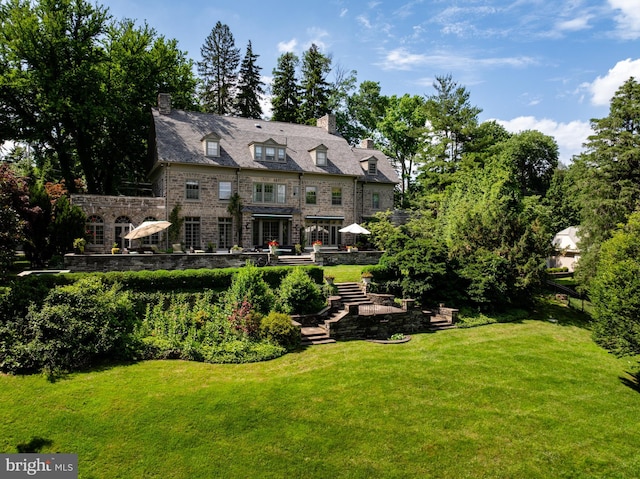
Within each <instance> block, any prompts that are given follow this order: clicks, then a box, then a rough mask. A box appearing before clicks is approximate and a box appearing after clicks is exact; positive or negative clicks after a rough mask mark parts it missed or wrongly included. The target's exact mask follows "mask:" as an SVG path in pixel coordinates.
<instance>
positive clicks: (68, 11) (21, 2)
mask: <svg viewBox="0 0 640 479" xmlns="http://www.w3.org/2000/svg"><path fill="white" fill-rule="evenodd" d="M0 65H2V69H0V84H2V85H3V87H2V88H0V124H2V125H3V128H2V130H3V134H4V135H6V136H8V137H10V138H11V139H13V140H20V141H25V142H28V143H29V144H31V145H34V146H35V150H37V151H38V152H39V154H40V155H41V156H42V157H45V158H48V159H49V161H50V162H51V163H52V164H53V166H55V167H56V168H57V169H58V170H59V171H60V174H61V175H62V176H63V178H64V179H65V181H66V184H67V185H68V187H69V188H70V189H71V190H72V191H73V189H74V187H75V181H74V180H75V179H76V178H78V177H81V176H84V177H85V179H86V185H87V188H88V190H89V192H91V193H115V192H117V188H118V186H119V184H120V182H121V180H123V179H125V180H126V179H130V180H140V179H142V178H144V176H145V175H146V172H147V171H148V170H147V167H148V165H146V164H145V161H146V159H147V154H146V141H147V139H148V131H149V120H148V111H149V109H150V108H151V106H153V104H154V103H155V101H156V97H157V94H158V92H159V91H161V90H164V91H166V90H169V91H170V92H171V93H176V98H177V99H178V100H179V101H185V102H186V101H188V99H189V97H190V95H191V93H190V92H193V89H194V87H195V80H194V79H193V74H192V73H191V64H190V62H188V61H187V60H185V57H184V54H182V53H181V52H179V51H178V50H177V48H176V43H175V41H173V42H172V41H165V40H164V38H162V37H157V36H156V34H155V32H154V31H153V30H152V29H150V28H148V27H147V26H144V27H142V28H137V27H135V25H134V24H133V23H132V22H130V21H124V22H121V23H113V22H112V20H111V18H110V17H109V15H108V12H107V10H105V9H104V8H102V7H98V6H92V5H91V4H89V3H88V2H86V1H84V0H40V1H39V2H29V1H26V0H9V1H8V2H3V3H2V4H0ZM185 106H186V105H185Z"/></svg>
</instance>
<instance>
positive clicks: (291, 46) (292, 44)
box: [278, 38, 298, 53]
mask: <svg viewBox="0 0 640 479" xmlns="http://www.w3.org/2000/svg"><path fill="white" fill-rule="evenodd" d="M297 46H298V40H296V39H295V38H292V39H291V40H289V41H288V42H280V43H278V52H280V53H288V52H293V51H295V49H296V47H297Z"/></svg>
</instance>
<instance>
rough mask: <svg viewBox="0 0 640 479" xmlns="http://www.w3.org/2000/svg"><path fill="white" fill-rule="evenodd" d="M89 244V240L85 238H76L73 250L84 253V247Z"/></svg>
mask: <svg viewBox="0 0 640 479" xmlns="http://www.w3.org/2000/svg"><path fill="white" fill-rule="evenodd" d="M86 244H87V240H86V239H84V238H76V239H74V240H73V249H75V250H76V251H77V252H78V253H80V254H83V253H84V247H85V246H86Z"/></svg>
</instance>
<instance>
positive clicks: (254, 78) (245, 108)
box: [236, 40, 264, 118]
mask: <svg viewBox="0 0 640 479" xmlns="http://www.w3.org/2000/svg"><path fill="white" fill-rule="evenodd" d="M258 56H259V55H256V54H254V53H253V49H252V48H251V40H249V43H248V44H247V52H246V54H245V56H244V59H243V60H242V64H241V65H240V74H239V75H238V96H237V97H236V111H237V113H238V115H240V116H241V117H244V118H260V117H261V116H262V106H260V98H261V97H262V96H263V95H264V83H263V82H262V81H260V70H262V68H260V67H259V66H258V65H257V64H256V60H257V59H258Z"/></svg>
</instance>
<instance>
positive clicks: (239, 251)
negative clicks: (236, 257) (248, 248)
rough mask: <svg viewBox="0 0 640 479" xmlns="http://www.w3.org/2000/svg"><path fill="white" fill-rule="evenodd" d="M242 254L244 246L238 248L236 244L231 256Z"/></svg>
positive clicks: (232, 248)
mask: <svg viewBox="0 0 640 479" xmlns="http://www.w3.org/2000/svg"><path fill="white" fill-rule="evenodd" d="M240 253H242V246H238V245H237V244H234V245H233V246H232V247H231V254H240Z"/></svg>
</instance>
